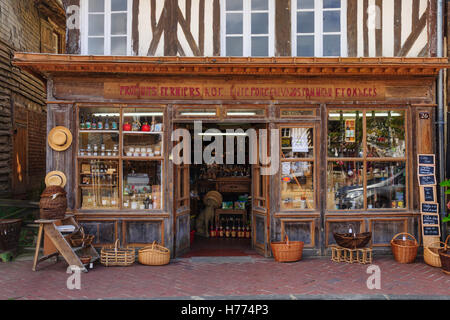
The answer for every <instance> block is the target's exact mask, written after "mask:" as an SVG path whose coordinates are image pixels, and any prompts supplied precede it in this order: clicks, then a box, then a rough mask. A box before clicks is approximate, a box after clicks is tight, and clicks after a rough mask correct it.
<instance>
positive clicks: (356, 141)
mask: <svg viewBox="0 0 450 320" xmlns="http://www.w3.org/2000/svg"><path fill="white" fill-rule="evenodd" d="M362 137H363V114H362V112H359V111H347V110H346V111H331V112H330V113H329V114H328V157H334V158H342V157H352V158H356V157H362V156H363V150H362V148H363V147H362Z"/></svg>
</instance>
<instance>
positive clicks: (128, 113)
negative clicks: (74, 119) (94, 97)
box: [77, 106, 164, 211]
mask: <svg viewBox="0 0 450 320" xmlns="http://www.w3.org/2000/svg"><path fill="white" fill-rule="evenodd" d="M163 114H164V113H163V110H162V109H157V108H109V107H101V106H96V107H89V106H85V107H80V108H79V109H78V124H77V126H78V141H77V148H78V156H77V161H78V186H79V188H78V197H77V199H78V200H77V201H78V204H77V208H80V209H123V210H144V211H146V210H158V209H162V185H163V183H162V176H161V174H162V161H163V159H164V157H163V153H164V149H163V143H162V136H163V130H164V128H163Z"/></svg>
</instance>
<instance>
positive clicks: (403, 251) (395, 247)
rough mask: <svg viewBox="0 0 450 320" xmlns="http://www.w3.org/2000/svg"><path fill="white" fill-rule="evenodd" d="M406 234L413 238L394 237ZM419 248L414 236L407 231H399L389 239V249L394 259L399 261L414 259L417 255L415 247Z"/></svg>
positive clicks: (409, 261)
mask: <svg viewBox="0 0 450 320" xmlns="http://www.w3.org/2000/svg"><path fill="white" fill-rule="evenodd" d="M403 234H405V235H408V236H409V237H411V238H412V239H414V241H413V240H408V239H405V240H399V239H396V238H397V237H398V236H399V235H403ZM418 248H419V244H418V243H417V240H416V238H414V236H412V235H410V234H409V233H407V232H401V233H398V234H396V235H395V236H394V237H393V238H392V240H391V249H392V253H393V255H394V259H395V260H396V261H397V262H399V263H411V262H414V260H416V257H417V249H418Z"/></svg>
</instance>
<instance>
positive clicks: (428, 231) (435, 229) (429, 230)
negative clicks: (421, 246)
mask: <svg viewBox="0 0 450 320" xmlns="http://www.w3.org/2000/svg"><path fill="white" fill-rule="evenodd" d="M423 235H424V236H440V235H441V231H440V230H439V226H432V227H423Z"/></svg>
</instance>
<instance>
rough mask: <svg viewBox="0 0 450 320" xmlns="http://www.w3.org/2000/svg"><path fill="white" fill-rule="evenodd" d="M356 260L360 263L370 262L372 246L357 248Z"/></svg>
mask: <svg viewBox="0 0 450 320" xmlns="http://www.w3.org/2000/svg"><path fill="white" fill-rule="evenodd" d="M358 262H359V263H362V264H368V263H372V248H361V249H358Z"/></svg>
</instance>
